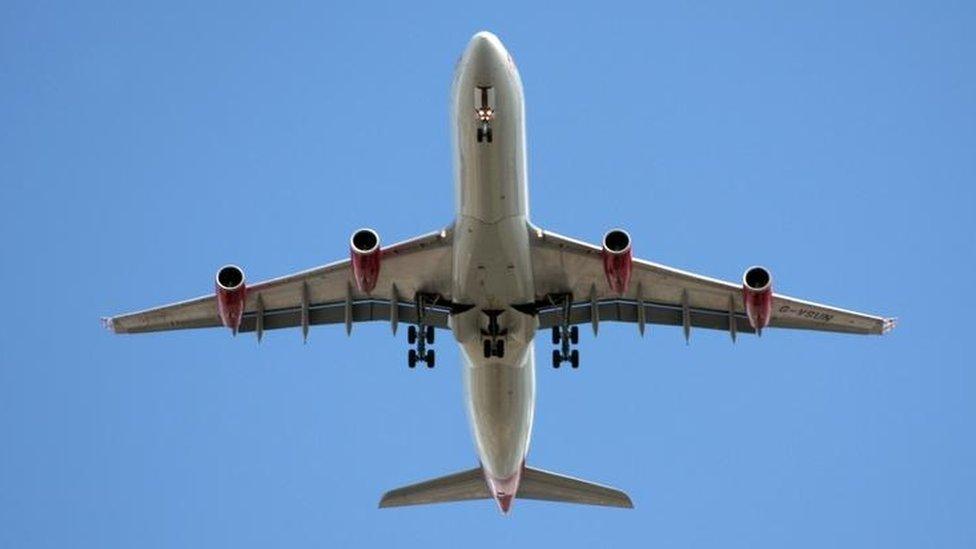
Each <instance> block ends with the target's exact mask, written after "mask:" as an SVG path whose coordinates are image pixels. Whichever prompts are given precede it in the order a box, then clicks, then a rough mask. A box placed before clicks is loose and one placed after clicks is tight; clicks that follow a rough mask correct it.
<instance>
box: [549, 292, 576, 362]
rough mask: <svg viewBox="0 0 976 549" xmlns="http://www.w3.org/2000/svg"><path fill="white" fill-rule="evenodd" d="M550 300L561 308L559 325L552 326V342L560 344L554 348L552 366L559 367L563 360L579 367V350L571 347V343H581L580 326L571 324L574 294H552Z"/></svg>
mask: <svg viewBox="0 0 976 549" xmlns="http://www.w3.org/2000/svg"><path fill="white" fill-rule="evenodd" d="M549 301H550V302H551V303H552V304H553V305H556V306H559V307H560V309H561V311H560V314H559V325H558V326H553V327H552V344H553V345H558V346H559V348H558V349H553V350H552V367H553V368H559V367H560V366H562V363H563V362H569V365H570V366H572V367H573V368H579V350H578V349H572V348H570V345H576V344H578V343H579V327H578V326H570V325H569V321H570V312H571V311H570V309H571V308H572V306H573V296H571V295H569V294H559V295H551V296H549Z"/></svg>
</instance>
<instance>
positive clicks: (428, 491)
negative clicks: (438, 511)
mask: <svg viewBox="0 0 976 549" xmlns="http://www.w3.org/2000/svg"><path fill="white" fill-rule="evenodd" d="M490 498H491V494H489V493H488V485H487V484H485V476H484V473H482V472H481V467H475V468H474V469H468V470H467V471H462V472H460V473H454V474H453V475H447V476H446V477H438V478H435V479H431V480H427V481H424V482H418V483H417V484H411V485H409V486H404V487H403V488H397V489H396V490H390V491H389V492H387V493H385V494H383V498H382V499H380V507H381V508H382V507H403V506H406V505H423V504H425V503H445V502H448V501H467V500H470V499H490Z"/></svg>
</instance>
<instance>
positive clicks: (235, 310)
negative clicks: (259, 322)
mask: <svg viewBox="0 0 976 549" xmlns="http://www.w3.org/2000/svg"><path fill="white" fill-rule="evenodd" d="M214 289H215V291H216V293H217V312H219V313H220V321H221V322H222V323H223V324H224V326H226V327H228V328H230V329H231V331H233V332H234V334H235V335H236V334H237V329H238V328H240V326H241V319H242V318H243V317H244V307H245V303H246V301H247V284H246V283H245V281H244V271H242V270H241V268H240V267H238V266H237V265H225V266H223V267H221V268H220V270H219V271H217V276H216V280H215V283H214Z"/></svg>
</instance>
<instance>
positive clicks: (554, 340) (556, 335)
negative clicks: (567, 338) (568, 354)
mask: <svg viewBox="0 0 976 549" xmlns="http://www.w3.org/2000/svg"><path fill="white" fill-rule="evenodd" d="M560 339H562V334H561V333H560V332H559V326H553V327H552V344H553V345H559V340H560Z"/></svg>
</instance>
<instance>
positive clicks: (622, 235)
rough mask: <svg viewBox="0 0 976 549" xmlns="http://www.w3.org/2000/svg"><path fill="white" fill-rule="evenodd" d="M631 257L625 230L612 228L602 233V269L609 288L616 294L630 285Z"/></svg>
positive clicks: (628, 237) (627, 235)
mask: <svg viewBox="0 0 976 549" xmlns="http://www.w3.org/2000/svg"><path fill="white" fill-rule="evenodd" d="M633 257H634V256H633V253H632V251H631V246H630V235H629V234H627V231H624V230H622V229H613V230H611V231H609V232H607V234H605V235H603V271H604V272H605V273H606V275H607V283H609V284H610V289H611V290H613V291H614V292H616V293H618V294H623V293H624V292H626V291H627V286H629V285H630V273H631V270H632V269H633Z"/></svg>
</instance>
